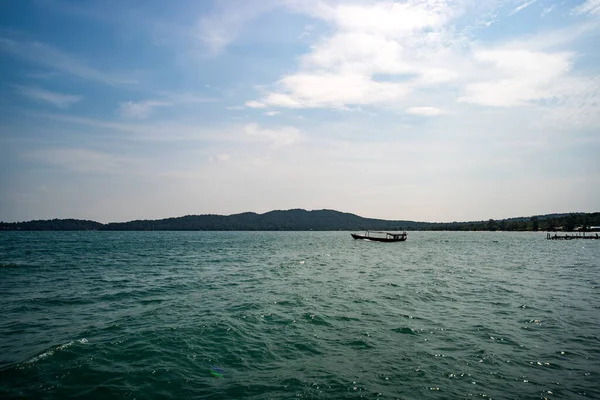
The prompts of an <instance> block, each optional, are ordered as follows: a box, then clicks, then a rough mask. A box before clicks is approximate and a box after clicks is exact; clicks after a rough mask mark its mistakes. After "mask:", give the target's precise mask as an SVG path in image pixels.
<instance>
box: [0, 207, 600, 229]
mask: <svg viewBox="0 0 600 400" xmlns="http://www.w3.org/2000/svg"><path fill="white" fill-rule="evenodd" d="M582 225H586V226H590V225H591V226H600V213H598V212H596V213H571V214H547V215H537V216H533V217H515V218H508V219H503V220H498V221H495V220H493V219H490V220H487V221H467V222H417V221H405V220H383V219H373V218H363V217H360V216H358V215H355V214H350V213H343V212H339V211H335V210H315V211H307V210H302V209H294V210H285V211H282V210H276V211H270V212H267V213H264V214H256V213H252V212H246V213H241V214H233V215H214V214H205V215H186V216H184V217H176V218H165V219H158V220H136V221H129V222H111V223H108V224H102V223H100V222H95V221H87V220H78V219H52V220H35V221H27V222H0V230H13V231H14V230H22V231H84V230H108V231H308V230H315V231H332V230H367V229H370V230H390V231H392V230H393V231H399V230H412V231H415V230H450V231H484V230H485V231H496V230H503V231H527V230H553V229H557V228H562V229H564V230H573V229H574V228H575V227H577V226H582Z"/></svg>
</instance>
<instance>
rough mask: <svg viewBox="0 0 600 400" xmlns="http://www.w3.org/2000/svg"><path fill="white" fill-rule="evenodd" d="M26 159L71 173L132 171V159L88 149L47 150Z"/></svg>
mask: <svg viewBox="0 0 600 400" xmlns="http://www.w3.org/2000/svg"><path fill="white" fill-rule="evenodd" d="M24 157H26V158H29V159H32V160H35V161H37V162H40V163H44V164H47V165H51V166H54V167H59V168H62V169H65V170H68V171H70V172H76V173H82V174H88V173H98V174H114V173H122V172H123V171H124V170H130V169H131V168H130V167H131V165H132V161H133V160H132V159H131V157H124V156H116V155H113V154H110V153H106V152H102V151H97V150H90V149H86V148H70V147H68V148H60V147H57V148H47V149H40V150H34V151H30V152H28V153H26V154H25V155H24Z"/></svg>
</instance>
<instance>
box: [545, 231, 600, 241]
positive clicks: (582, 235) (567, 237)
mask: <svg viewBox="0 0 600 400" xmlns="http://www.w3.org/2000/svg"><path fill="white" fill-rule="evenodd" d="M546 239H548V240H571V239H600V236H598V233H588V234H587V235H586V234H585V232H582V233H579V232H573V233H572V234H568V233H565V234H564V235H559V234H558V233H554V234H552V233H550V232H547V233H546Z"/></svg>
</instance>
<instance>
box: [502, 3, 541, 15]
mask: <svg viewBox="0 0 600 400" xmlns="http://www.w3.org/2000/svg"><path fill="white" fill-rule="evenodd" d="M536 1H537V0H531V1H528V2H526V3H523V4H521V5H520V6H518V7H516V8H515V9H514V10H512V11H511V12H510V13H509V14H508V15H509V16H511V15H515V14H516V13H518V12H519V11H521V10H523V9H525V8H527V7H529V6H530V5H532V4H533V3H535V2H536Z"/></svg>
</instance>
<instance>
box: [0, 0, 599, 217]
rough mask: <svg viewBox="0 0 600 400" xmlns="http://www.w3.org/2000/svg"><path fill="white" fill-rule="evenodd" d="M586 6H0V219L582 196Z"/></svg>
mask: <svg viewBox="0 0 600 400" xmlns="http://www.w3.org/2000/svg"><path fill="white" fill-rule="evenodd" d="M599 42H600V0H587V1H577V0H563V1H556V0H533V1H532V0H527V1H525V0H505V1H499V0H489V1H479V0H414V1H395V2H394V1H362V0H353V1H333V0H302V1H301V0H261V1H258V0H256V1H253V0H243V1H238V0H229V1H214V2H211V1H192V0H187V1H186V0H174V1H158V0H153V1H141V0H139V1H135V0H131V1H114V0H102V1H100V0H98V1H93V0H90V1H74V0H31V1H27V0H22V1H4V2H0V220H4V221H21V220H29V219H46V218H67V217H73V218H83V219H93V220H97V221H101V222H109V221H124V220H132V219H140V218H141V219H146V218H148V219H154V218H163V217H171V216H180V215H187V214H205V213H217V214H231V213H237V212H244V211H255V212H265V211H269V210H272V209H289V208H306V209H322V208H332V209H337V210H341V211H346V212H353V213H357V214H359V215H363V216H368V217H379V218H389V219H410V220H423V221H452V220H479V219H488V218H496V219H499V218H506V217H511V216H527V215H534V214H543V213H552V212H570V211H589V212H591V211H599V207H598V206H599V205H600V173H599V172H598V171H599V170H598V167H599V164H598V160H599V159H600V157H599V155H600V75H599V72H600V48H599V47H598V46H597V43H599Z"/></svg>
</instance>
